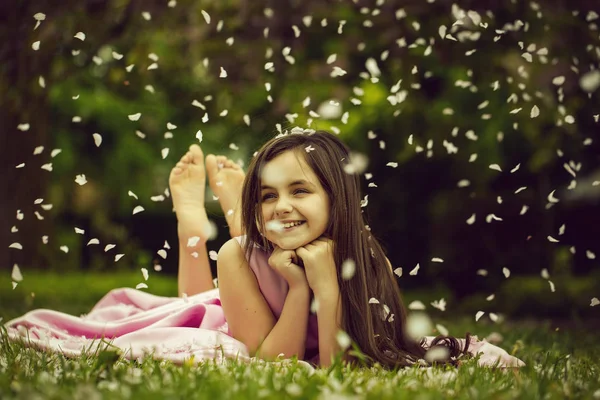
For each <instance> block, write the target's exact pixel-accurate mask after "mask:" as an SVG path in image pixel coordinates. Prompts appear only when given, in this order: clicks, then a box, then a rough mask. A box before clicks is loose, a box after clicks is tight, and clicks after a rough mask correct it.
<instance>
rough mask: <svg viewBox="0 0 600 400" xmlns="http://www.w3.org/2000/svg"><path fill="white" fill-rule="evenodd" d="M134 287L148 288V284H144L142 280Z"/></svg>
mask: <svg viewBox="0 0 600 400" xmlns="http://www.w3.org/2000/svg"><path fill="white" fill-rule="evenodd" d="M135 288H136V289H138V290H139V289H148V285H146V284H145V283H143V282H142V283H138V284H137V285H136V286H135Z"/></svg>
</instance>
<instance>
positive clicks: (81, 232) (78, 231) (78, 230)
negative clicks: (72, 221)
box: [75, 227, 85, 235]
mask: <svg viewBox="0 0 600 400" xmlns="http://www.w3.org/2000/svg"><path fill="white" fill-rule="evenodd" d="M75 233H77V234H79V235H83V234H84V233H85V231H84V230H83V229H81V228H78V227H75Z"/></svg>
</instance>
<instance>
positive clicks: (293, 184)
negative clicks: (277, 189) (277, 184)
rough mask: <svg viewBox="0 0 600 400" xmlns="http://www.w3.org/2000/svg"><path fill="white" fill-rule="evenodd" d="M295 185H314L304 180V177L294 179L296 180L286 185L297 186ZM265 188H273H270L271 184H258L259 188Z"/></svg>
mask: <svg viewBox="0 0 600 400" xmlns="http://www.w3.org/2000/svg"><path fill="white" fill-rule="evenodd" d="M297 185H309V186H314V185H313V184H312V183H310V182H309V181H307V180H305V179H299V180H296V181H294V182H292V183H290V184H289V185H288V187H291V186H297ZM265 189H273V188H272V187H271V186H268V185H260V190H265Z"/></svg>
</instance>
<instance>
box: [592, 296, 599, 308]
mask: <svg viewBox="0 0 600 400" xmlns="http://www.w3.org/2000/svg"><path fill="white" fill-rule="evenodd" d="M597 305H600V300H598V298H597V297H592V302H591V303H590V307H596V306H597Z"/></svg>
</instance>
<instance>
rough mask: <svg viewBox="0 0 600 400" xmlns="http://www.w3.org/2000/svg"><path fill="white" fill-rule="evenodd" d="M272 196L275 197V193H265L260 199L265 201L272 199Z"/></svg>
mask: <svg viewBox="0 0 600 400" xmlns="http://www.w3.org/2000/svg"><path fill="white" fill-rule="evenodd" d="M274 197H275V195H274V194H273V193H267V194H264V195H263V196H262V198H261V200H262V201H266V200H269V199H272V198H274Z"/></svg>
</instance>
